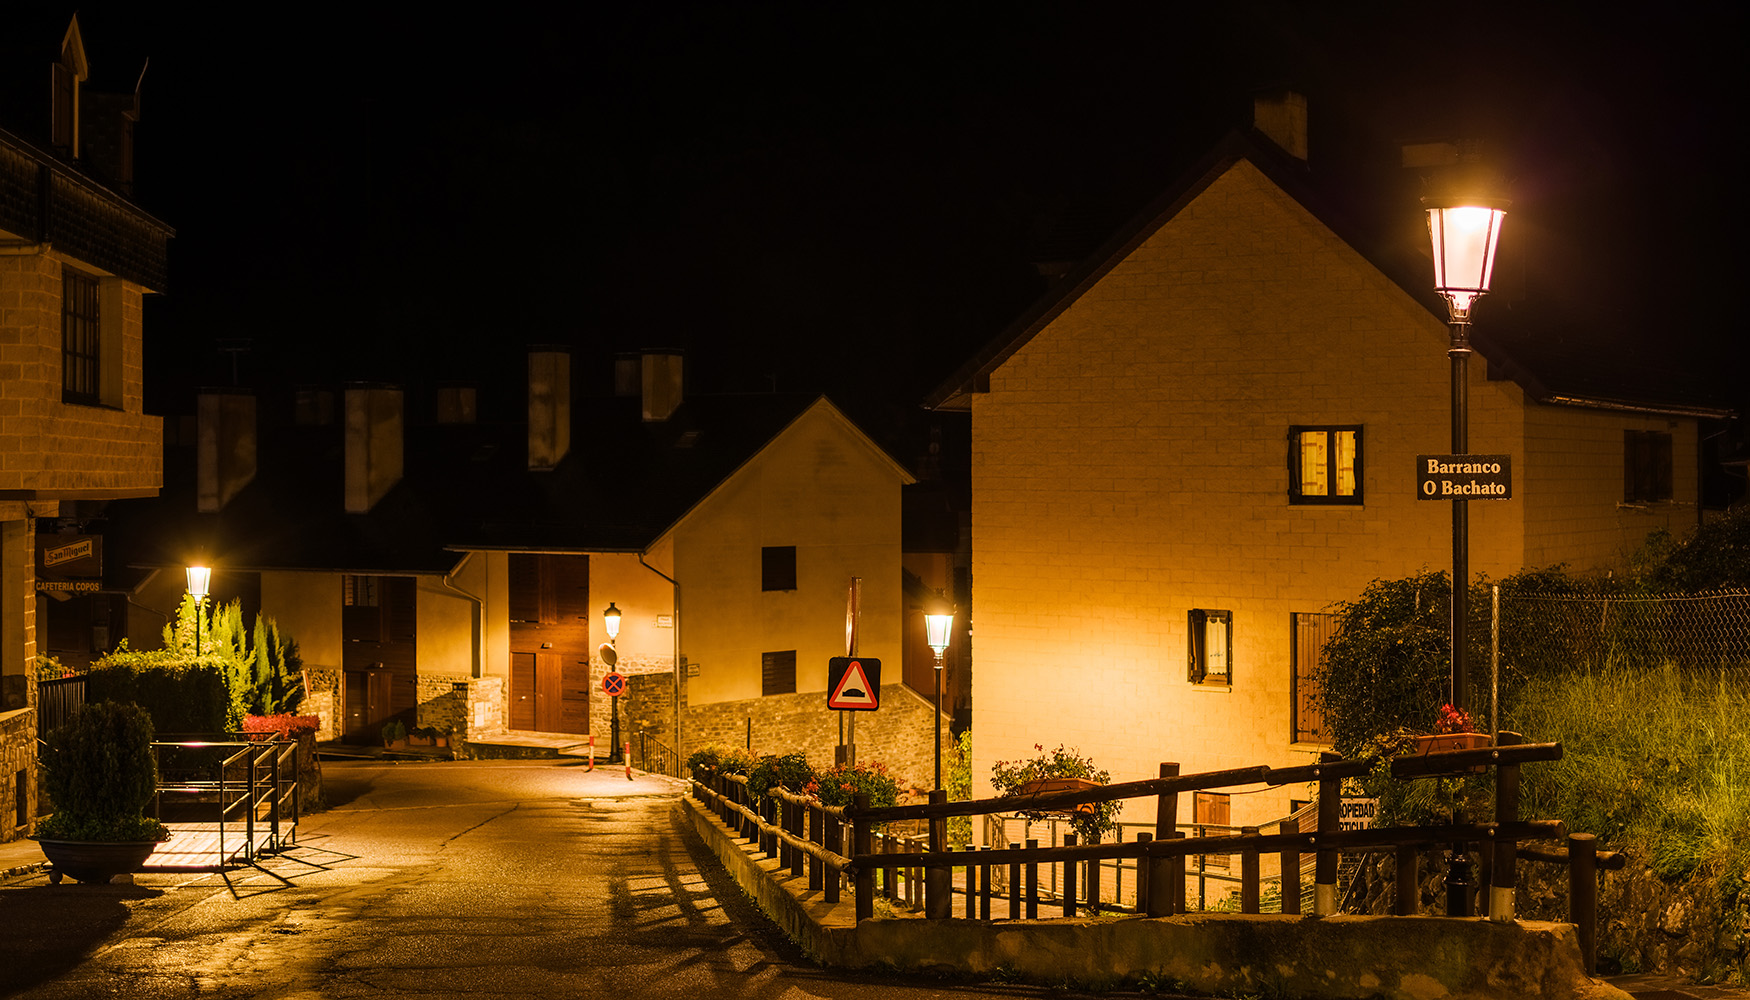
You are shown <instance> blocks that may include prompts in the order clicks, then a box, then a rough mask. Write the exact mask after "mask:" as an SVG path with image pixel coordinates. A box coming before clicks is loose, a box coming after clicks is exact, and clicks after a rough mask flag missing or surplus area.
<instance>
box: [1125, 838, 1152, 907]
mask: <svg viewBox="0 0 1750 1000" xmlns="http://www.w3.org/2000/svg"><path fill="white" fill-rule="evenodd" d="M1119 839H1120V840H1122V839H1123V835H1122V834H1120V835H1119ZM1154 839H1155V835H1154V834H1152V833H1147V832H1144V833H1139V834H1137V835H1136V842H1137V843H1139V844H1146V843H1148V842H1150V841H1152V840H1154ZM1151 867H1152V866H1151V865H1150V863H1149V857H1148V855H1147V854H1146V853H1145V854H1140V855H1137V858H1136V912H1138V913H1144V914H1148V915H1149V916H1153V915H1154V914H1152V913H1149V912H1148V884H1149V881H1150V873H1149V869H1150V868H1151Z"/></svg>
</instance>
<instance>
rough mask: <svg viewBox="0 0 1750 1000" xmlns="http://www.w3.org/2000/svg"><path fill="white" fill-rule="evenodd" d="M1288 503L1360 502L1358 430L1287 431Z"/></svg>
mask: <svg viewBox="0 0 1750 1000" xmlns="http://www.w3.org/2000/svg"><path fill="white" fill-rule="evenodd" d="M1288 500H1289V502H1290V503H1304V504H1359V503H1360V502H1361V428H1360V427H1359V426H1350V427H1291V428H1289V429H1288Z"/></svg>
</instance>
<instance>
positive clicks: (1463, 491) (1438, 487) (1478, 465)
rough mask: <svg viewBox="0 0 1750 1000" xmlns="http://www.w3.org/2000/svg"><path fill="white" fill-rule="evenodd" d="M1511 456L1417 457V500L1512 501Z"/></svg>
mask: <svg viewBox="0 0 1750 1000" xmlns="http://www.w3.org/2000/svg"><path fill="white" fill-rule="evenodd" d="M1512 463H1513V457H1512V456H1511V455H1417V456H1416V499H1418V500H1511V499H1513V464H1512Z"/></svg>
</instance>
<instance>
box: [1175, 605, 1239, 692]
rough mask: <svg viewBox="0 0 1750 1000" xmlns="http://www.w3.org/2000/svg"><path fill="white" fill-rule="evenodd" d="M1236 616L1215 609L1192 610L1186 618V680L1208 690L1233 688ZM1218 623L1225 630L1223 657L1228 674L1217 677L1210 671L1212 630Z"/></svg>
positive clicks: (1229, 612) (1224, 673) (1217, 675)
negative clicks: (1213, 623)
mask: <svg viewBox="0 0 1750 1000" xmlns="http://www.w3.org/2000/svg"><path fill="white" fill-rule="evenodd" d="M1233 617H1234V613H1233V612H1232V611H1226V610H1221V609H1216V608H1192V609H1191V611H1190V612H1189V613H1188V614H1187V615H1186V631H1185V650H1186V662H1187V665H1188V670H1187V674H1186V677H1187V680H1189V681H1190V682H1191V683H1192V684H1200V685H1206V686H1209V687H1225V688H1231V687H1233V674H1234V624H1233ZM1212 622H1219V623H1221V624H1222V625H1223V626H1225V628H1224V630H1223V631H1224V635H1223V643H1222V656H1223V659H1224V663H1225V664H1226V666H1227V670H1226V671H1225V672H1223V673H1220V674H1216V673H1213V672H1211V671H1210V669H1209V626H1210V624H1211V623H1212Z"/></svg>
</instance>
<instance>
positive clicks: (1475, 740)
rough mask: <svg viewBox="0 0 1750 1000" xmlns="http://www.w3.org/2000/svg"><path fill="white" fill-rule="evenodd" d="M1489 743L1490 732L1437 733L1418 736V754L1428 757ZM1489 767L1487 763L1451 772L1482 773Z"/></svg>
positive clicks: (1472, 748)
mask: <svg viewBox="0 0 1750 1000" xmlns="http://www.w3.org/2000/svg"><path fill="white" fill-rule="evenodd" d="M1489 743H1490V740H1489V734H1488V733H1437V734H1435V735H1433V736H1418V737H1416V755H1417V756H1418V757H1426V756H1428V755H1429V754H1431V753H1444V752H1446V751H1448V750H1475V749H1476V748H1477V747H1486V746H1488V745H1489ZM1488 769H1489V767H1488V765H1487V764H1479V765H1477V766H1475V767H1465V768H1454V769H1453V771H1452V772H1451V773H1453V774H1463V773H1466V772H1476V773H1481V772H1483V771H1487V770H1488Z"/></svg>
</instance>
